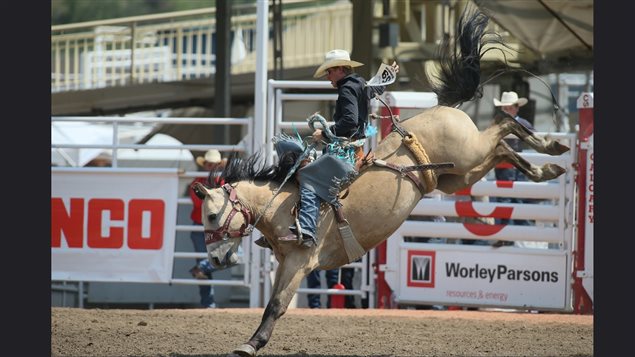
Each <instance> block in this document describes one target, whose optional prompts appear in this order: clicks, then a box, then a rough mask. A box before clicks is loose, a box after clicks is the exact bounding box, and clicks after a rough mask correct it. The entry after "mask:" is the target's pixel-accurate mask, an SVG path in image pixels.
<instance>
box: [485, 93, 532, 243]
mask: <svg viewBox="0 0 635 357" xmlns="http://www.w3.org/2000/svg"><path fill="white" fill-rule="evenodd" d="M527 102H528V100H527V98H522V97H520V98H519V97H518V93H516V92H514V91H509V92H503V94H502V95H501V99H500V100H498V99H496V98H494V106H495V107H500V109H501V110H502V111H503V112H504V113H507V114H509V116H510V117H512V118H514V120H516V121H517V122H519V123H520V124H522V125H523V126H524V127H526V128H527V129H529V130H531V131H532V132H535V131H536V129H534V127H533V125H531V123H530V122H529V121H528V120H526V119H524V118H522V117H520V116H519V115H518V111H519V110H520V107H522V106H524V105H525V104H527ZM504 140H505V142H506V143H507V144H509V146H510V147H511V148H512V149H514V151H517V152H520V151H523V149H522V144H521V141H520V139H518V138H509V139H504ZM494 174H495V176H496V180H497V181H527V178H526V177H525V175H523V173H522V172H520V171H518V169H516V168H515V167H514V166H512V165H511V164H508V163H501V164H498V165H497V166H496V167H495V168H494ZM497 202H500V203H525V202H526V200H523V199H520V198H511V197H498V199H497ZM496 224H515V225H521V226H528V225H530V224H531V223H530V222H529V221H528V220H524V219H512V220H510V219H499V218H497V219H496ZM493 245H494V246H502V245H514V242H507V241H495V242H494V243H493Z"/></svg>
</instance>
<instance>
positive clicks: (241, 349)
mask: <svg viewBox="0 0 635 357" xmlns="http://www.w3.org/2000/svg"><path fill="white" fill-rule="evenodd" d="M234 353H235V354H237V355H239V356H241V357H254V356H255V355H256V349H255V348H254V347H253V346H252V345H248V344H246V343H245V344H242V345H240V346H238V348H237V349H235V350H234Z"/></svg>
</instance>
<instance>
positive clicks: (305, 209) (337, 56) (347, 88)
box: [278, 49, 399, 247]
mask: <svg viewBox="0 0 635 357" xmlns="http://www.w3.org/2000/svg"><path fill="white" fill-rule="evenodd" d="M363 65H364V64H363V63H361V62H357V61H354V60H351V56H350V54H349V53H348V51H346V50H342V49H335V50H331V51H329V52H327V53H326V54H325V56H324V63H322V64H321V65H320V66H319V67H318V68H317V69H316V70H315V73H314V74H313V77H314V78H323V77H326V79H327V80H329V81H330V82H331V85H332V86H333V87H334V88H337V100H336V102H335V113H334V115H333V121H334V122H335V124H333V125H331V126H330V127H329V130H330V131H331V133H332V134H333V135H335V136H337V137H346V138H348V139H349V140H350V141H351V142H353V141H357V140H364V139H365V138H366V129H367V123H368V115H369V107H370V99H371V98H374V96H375V94H382V93H383V92H384V89H385V86H367V85H366V81H365V80H364V79H363V78H362V77H361V76H360V75H359V74H357V73H355V71H354V68H357V67H360V66H363ZM392 68H393V70H394V73H395V74H396V73H399V66H398V65H397V63H396V62H393V64H392ZM312 137H313V140H314V141H315V142H322V141H323V140H325V139H326V136H325V135H323V133H322V129H317V130H315V131H314V132H313V134H312ZM326 149H328V146H327V147H326V148H325V150H326ZM351 150H354V152H350V151H351ZM344 151H346V153H347V155H346V156H347V157H348V158H351V157H353V156H354V158H356V159H357V160H359V159H361V158H362V156H363V154H364V152H363V146H361V145H359V146H357V147H354V146H353V145H350V146H348V147H346V148H345V149H344V148H343V149H342V151H341V152H344ZM325 153H328V152H325ZM336 156H337V155H336ZM337 158H338V159H341V160H344V161H345V160H346V159H344V158H343V157H339V156H337ZM318 160H319V159H318ZM316 162H317V160H316ZM352 166H354V165H352ZM309 167H311V165H307V166H305V167H303V168H302V169H300V170H299V174H301V173H302V170H303V169H304V170H306V169H308V168H309ZM353 169H354V168H353ZM326 170H328V169H326ZM306 172H307V171H305V173H306ZM301 176H302V175H299V176H298V180H299V182H300V209H299V212H298V222H299V226H300V227H299V229H300V231H301V232H300V233H301V234H298V232H296V230H297V229H298V228H297V227H296V225H295V224H294V225H292V226H290V227H289V230H290V231H291V233H290V234H288V235H286V236H283V237H278V240H279V241H281V242H297V241H298V236H300V235H301V236H302V245H303V246H305V247H312V246H315V245H316V244H317V237H316V226H317V220H318V217H319V214H320V202H321V200H322V198H321V197H320V196H319V195H318V192H316V188H315V187H313V186H312V185H310V184H308V183H306V182H303V180H302V178H301Z"/></svg>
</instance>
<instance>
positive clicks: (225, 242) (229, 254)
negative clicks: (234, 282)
mask: <svg viewBox="0 0 635 357" xmlns="http://www.w3.org/2000/svg"><path fill="white" fill-rule="evenodd" d="M192 190H194V192H195V193H196V195H197V196H198V197H199V198H200V199H201V200H203V206H202V212H203V216H202V220H203V226H204V229H205V245H206V246H207V255H208V257H209V262H210V264H212V266H213V267H214V268H216V269H226V268H229V267H231V266H232V265H235V264H236V263H238V256H237V254H236V251H237V250H238V247H239V246H240V241H241V239H242V237H244V236H246V235H248V234H249V233H248V231H247V227H248V226H249V224H250V223H252V220H253V217H252V213H251V211H250V210H249V208H247V206H245V205H244V204H243V203H242V202H240V200H239V199H238V197H237V195H236V190H235V189H234V187H232V186H231V185H230V184H225V185H223V186H222V187H220V188H216V189H208V188H206V187H205V186H203V185H202V184H200V183H198V182H197V183H195V184H194V185H192Z"/></svg>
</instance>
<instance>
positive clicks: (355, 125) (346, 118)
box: [330, 73, 386, 140]
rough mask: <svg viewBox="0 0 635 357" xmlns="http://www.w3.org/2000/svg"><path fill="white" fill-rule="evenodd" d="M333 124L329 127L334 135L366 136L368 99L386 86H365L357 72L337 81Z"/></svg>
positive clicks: (381, 91)
mask: <svg viewBox="0 0 635 357" xmlns="http://www.w3.org/2000/svg"><path fill="white" fill-rule="evenodd" d="M336 84H337V101H336V102H335V114H334V115H333V121H334V122H335V124H334V125H332V126H331V127H330V129H331V132H332V133H333V134H335V136H343V137H347V138H351V139H353V140H357V139H360V138H364V137H366V135H365V133H364V131H365V130H366V124H367V123H368V110H369V107H370V100H371V99H372V98H374V97H375V93H377V94H380V95H381V94H382V93H383V92H384V90H385V88H386V87H384V86H380V87H366V81H364V79H363V78H362V77H361V76H360V75H359V74H357V73H351V74H349V75H348V76H346V77H344V78H342V79H340V80H339V81H337V83H336Z"/></svg>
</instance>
